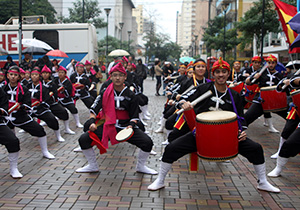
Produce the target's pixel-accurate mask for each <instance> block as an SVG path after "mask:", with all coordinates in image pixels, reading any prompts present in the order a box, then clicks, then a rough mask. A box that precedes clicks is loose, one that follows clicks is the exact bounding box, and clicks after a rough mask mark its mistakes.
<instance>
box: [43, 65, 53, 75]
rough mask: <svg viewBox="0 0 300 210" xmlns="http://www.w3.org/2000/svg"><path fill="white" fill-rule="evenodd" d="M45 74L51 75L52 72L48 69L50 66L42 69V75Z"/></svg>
mask: <svg viewBox="0 0 300 210" xmlns="http://www.w3.org/2000/svg"><path fill="white" fill-rule="evenodd" d="M43 72H47V73H51V70H50V69H49V68H48V66H46V65H45V66H44V67H43V69H42V73H43Z"/></svg>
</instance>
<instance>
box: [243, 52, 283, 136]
mask: <svg viewBox="0 0 300 210" xmlns="http://www.w3.org/2000/svg"><path fill="white" fill-rule="evenodd" d="M267 62H268V68H267V70H266V71H264V72H263V73H262V74H260V73H255V74H252V75H251V76H250V77H248V78H247V79H246V84H251V81H252V79H253V78H255V79H256V83H257V82H258V83H259V87H260V88H261V87H268V86H273V85H277V84H278V83H279V81H280V80H281V79H282V78H283V76H282V75H281V74H280V73H278V72H277V71H276V69H275V66H276V65H277V58H276V57H275V56H273V55H270V56H269V57H268V58H267ZM261 102H262V99H261V98H260V93H258V94H256V96H255V98H254V99H253V104H252V105H251V107H250V108H249V109H248V111H247V112H246V114H245V120H246V122H247V125H250V124H251V123H252V122H253V121H255V120H256V119H257V118H258V117H260V116H261V115H262V114H263V113H264V111H263V108H262V105H261ZM275 113H276V114H278V115H279V116H281V117H282V118H284V119H285V117H286V116H287V109H286V110H283V111H279V112H275ZM265 117H266V116H265ZM266 119H267V122H268V125H269V132H273V133H278V132H279V131H277V130H276V129H275V128H274V126H273V122H272V118H271V116H269V118H266Z"/></svg>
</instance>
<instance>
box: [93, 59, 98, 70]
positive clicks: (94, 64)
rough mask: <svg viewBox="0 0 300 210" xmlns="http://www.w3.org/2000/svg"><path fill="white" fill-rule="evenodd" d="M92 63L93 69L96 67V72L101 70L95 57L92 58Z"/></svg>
mask: <svg viewBox="0 0 300 210" xmlns="http://www.w3.org/2000/svg"><path fill="white" fill-rule="evenodd" d="M91 64H92V67H93V69H94V70H95V71H96V72H99V67H98V66H97V63H96V60H95V59H92V60H91Z"/></svg>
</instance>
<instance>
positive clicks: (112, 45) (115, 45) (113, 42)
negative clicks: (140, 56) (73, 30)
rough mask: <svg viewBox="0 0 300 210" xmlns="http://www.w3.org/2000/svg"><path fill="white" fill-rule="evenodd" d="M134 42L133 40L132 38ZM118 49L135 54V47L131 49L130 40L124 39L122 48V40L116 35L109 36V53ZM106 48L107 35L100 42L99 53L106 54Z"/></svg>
mask: <svg viewBox="0 0 300 210" xmlns="http://www.w3.org/2000/svg"><path fill="white" fill-rule="evenodd" d="M130 43H132V40H130ZM116 49H123V50H126V51H127V52H128V53H129V54H133V50H134V49H133V47H132V46H131V47H130V51H129V49H128V41H122V48H121V41H120V40H119V39H117V38H115V37H112V36H108V53H110V52H111V51H113V50H116ZM105 50H106V37H104V39H102V40H100V41H99V42H98V55H99V56H105Z"/></svg>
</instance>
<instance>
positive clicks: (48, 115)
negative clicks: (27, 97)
mask: <svg viewBox="0 0 300 210" xmlns="http://www.w3.org/2000/svg"><path fill="white" fill-rule="evenodd" d="M45 66H46V65H45ZM47 68H48V67H47ZM40 78H41V72H40V71H39V67H37V66H36V67H34V69H33V70H32V71H31V80H32V82H31V83H29V84H28V85H27V88H28V89H29V92H30V94H31V104H34V103H35V102H39V104H38V105H37V106H33V107H32V109H31V115H32V116H33V117H37V118H38V119H40V120H43V121H44V122H45V123H46V124H47V125H48V127H49V128H51V129H52V130H54V133H55V136H56V138H57V140H58V141H60V142H64V141H65V139H64V138H63V137H62V136H61V135H60V129H59V124H58V121H57V119H56V118H55V116H54V115H53V114H52V112H51V110H50V109H49V108H50V105H49V104H50V103H51V98H50V95H49V90H48V89H47V88H46V87H45V86H43V85H42V82H41V80H40Z"/></svg>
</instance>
